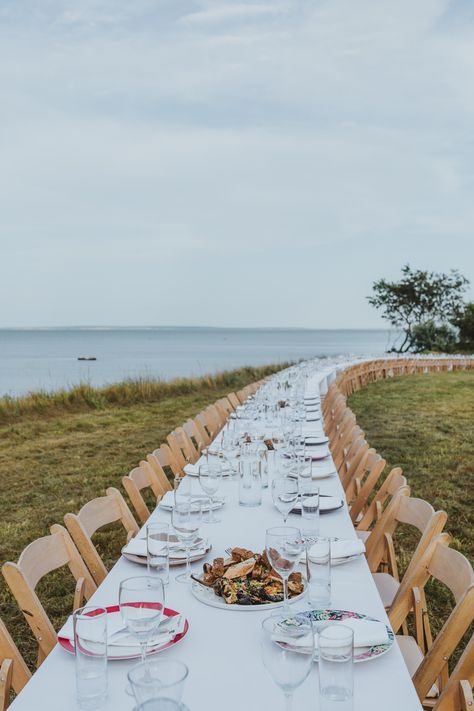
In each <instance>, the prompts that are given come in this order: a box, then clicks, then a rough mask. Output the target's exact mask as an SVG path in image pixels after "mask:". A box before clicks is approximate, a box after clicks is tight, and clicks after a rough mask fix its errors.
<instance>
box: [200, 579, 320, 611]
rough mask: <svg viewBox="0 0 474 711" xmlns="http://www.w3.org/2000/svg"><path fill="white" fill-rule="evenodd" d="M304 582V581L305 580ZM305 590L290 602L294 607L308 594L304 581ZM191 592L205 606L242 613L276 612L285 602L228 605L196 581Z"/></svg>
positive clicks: (210, 589) (212, 591)
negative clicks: (295, 603) (294, 604)
mask: <svg viewBox="0 0 474 711" xmlns="http://www.w3.org/2000/svg"><path fill="white" fill-rule="evenodd" d="M303 580H304V579H303ZM304 584H305V590H303V592H302V593H301V594H300V595H296V597H292V598H291V599H290V600H288V602H289V603H290V605H292V604H293V603H294V602H298V600H301V598H302V597H303V596H304V595H305V594H306V581H305V580H304ZM191 592H192V594H193V595H194V597H195V598H196V600H199V602H202V603H204V605H209V606H210V607H217V608H219V609H220V610H239V611H242V612H255V611H257V612H259V611H260V612H263V611H264V610H274V609H275V608H278V607H281V606H282V605H283V602H266V603H264V604H263V605H228V604H227V603H226V602H224V600H223V598H221V597H219V595H216V593H215V592H214V590H213V589H212V588H208V587H206V586H205V585H201V584H200V583H198V582H197V581H196V580H193V582H192V585H191Z"/></svg>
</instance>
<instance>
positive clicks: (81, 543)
mask: <svg viewBox="0 0 474 711" xmlns="http://www.w3.org/2000/svg"><path fill="white" fill-rule="evenodd" d="M262 382H263V381H259V382H257V383H252V384H250V385H247V386H246V387H245V388H243V389H242V390H239V391H238V392H236V393H229V394H228V395H227V396H226V397H225V398H220V399H219V400H217V402H215V403H214V404H213V405H209V406H208V407H206V408H205V409H204V410H203V411H202V412H200V413H199V414H198V415H197V416H196V417H195V418H194V419H189V420H187V421H186V422H185V423H184V424H183V426H182V427H178V428H177V429H176V430H174V431H173V432H171V433H170V435H168V437H167V441H166V442H164V443H163V444H162V445H161V446H160V447H158V448H157V449H155V450H154V451H153V452H151V453H150V454H149V455H148V456H147V457H146V459H144V460H142V461H141V462H140V463H139V465H138V466H137V467H135V468H134V469H132V471H131V472H130V473H129V474H128V475H127V476H124V477H123V478H122V485H123V487H124V489H125V491H126V493H127V495H128V497H129V500H130V502H131V505H132V507H133V509H134V511H135V514H136V517H137V519H138V522H139V523H140V524H144V523H145V522H146V520H147V519H148V517H149V516H150V510H149V508H148V506H147V503H146V498H147V497H150V498H151V500H152V501H153V507H154V506H156V504H157V502H159V500H160V499H161V497H162V496H163V494H164V493H165V492H166V491H169V490H171V489H172V488H173V484H172V482H173V479H174V477H181V476H184V467H185V466H186V464H187V463H194V462H196V461H197V460H198V459H199V457H200V455H201V452H202V450H203V449H204V448H205V447H206V446H208V445H209V444H210V442H211V441H212V440H213V439H214V437H215V436H216V435H217V434H218V432H219V431H220V430H221V429H222V427H223V426H224V424H225V423H226V421H227V419H228V417H229V415H230V414H231V413H232V412H234V411H235V410H236V408H237V407H239V406H240V405H242V404H243V403H244V402H245V401H246V400H247V399H248V398H249V397H250V396H251V395H253V394H254V393H255V392H256V390H257V389H258V388H259V387H260V385H261V384H262ZM146 490H148V491H146ZM112 523H120V524H121V525H122V526H123V528H124V529H125V532H126V539H127V541H128V540H129V539H130V538H131V537H133V536H134V535H136V534H137V533H138V531H139V524H138V523H137V520H136V519H135V516H134V515H133V513H132V511H131V509H130V507H129V506H128V504H127V502H126V500H125V499H124V497H123V496H122V494H121V493H120V491H119V490H118V489H117V488H115V487H109V488H108V489H107V490H106V493H105V496H100V497H98V498H95V499H92V500H91V501H89V502H87V503H86V504H84V506H83V507H82V508H81V510H80V511H79V512H78V513H77V514H74V513H67V514H66V515H65V516H64V524H65V526H61V525H59V524H54V525H53V526H51V528H50V533H49V535H47V536H43V537H42V538H38V539H36V540H35V541H33V542H32V543H30V544H29V545H28V546H27V547H26V548H25V549H24V550H23V552H22V554H21V555H20V558H19V559H18V562H17V563H12V562H7V563H4V565H3V567H2V573H3V576H4V578H5V581H6V583H7V585H8V587H9V588H10V591H11V593H12V594H13V596H14V598H15V600H16V602H17V604H18V606H19V608H20V610H21V611H22V613H23V615H24V617H25V620H26V621H27V623H28V625H29V626H30V629H31V631H32V632H33V635H34V637H35V638H36V642H37V666H39V665H40V664H41V663H42V662H43V661H44V659H45V658H46V657H47V655H48V654H49V653H50V652H51V650H52V649H53V647H54V646H55V644H56V631H55V629H54V627H53V624H52V622H51V620H50V619H49V617H48V614H47V613H46V610H45V608H44V607H43V605H42V603H41V601H40V599H39V597H38V595H37V592H36V588H37V586H38V583H39V582H40V580H41V579H42V578H44V576H46V575H47V574H48V573H51V572H52V571H54V570H57V569H59V568H62V567H64V566H67V567H68V568H69V570H70V572H71V573H72V575H73V576H74V579H75V581H76V584H75V590H74V599H73V610H75V609H77V608H78V607H80V606H81V605H83V604H84V601H87V600H88V599H89V598H90V597H91V595H92V594H93V593H94V592H95V590H97V586H98V585H100V583H101V582H102V581H103V580H104V578H105V577H106V575H107V573H108V571H107V568H106V566H105V564H104V561H103V560H102V558H101V556H100V555H99V552H98V551H97V548H96V547H95V545H94V543H93V541H92V537H93V535H94V534H95V533H96V532H97V531H98V530H99V529H101V528H103V527H104V526H107V525H109V524H112ZM0 664H1V666H0V711H5V709H6V708H7V706H8V703H9V700H10V696H11V691H12V690H13V691H14V692H15V693H17V694H18V693H19V692H20V691H21V689H22V688H23V687H24V685H25V684H26V683H27V681H28V680H29V679H30V678H31V672H30V670H29V668H28V666H27V665H26V663H25V661H24V660H23V658H22V656H21V654H20V652H19V650H18V648H17V646H16V644H15V642H14V640H13V639H12V637H11V635H10V633H9V632H8V630H7V628H6V626H5V624H4V623H3V621H2V620H1V619H0Z"/></svg>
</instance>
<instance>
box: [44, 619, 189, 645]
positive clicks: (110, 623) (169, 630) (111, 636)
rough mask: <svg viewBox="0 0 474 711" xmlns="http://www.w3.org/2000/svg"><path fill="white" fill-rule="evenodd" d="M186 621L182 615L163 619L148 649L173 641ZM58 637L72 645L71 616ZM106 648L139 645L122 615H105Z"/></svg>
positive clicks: (72, 628) (72, 629)
mask: <svg viewBox="0 0 474 711" xmlns="http://www.w3.org/2000/svg"><path fill="white" fill-rule="evenodd" d="M185 623H186V620H185V618H184V617H183V615H174V616H173V617H163V619H162V621H161V622H160V626H159V628H158V630H157V631H156V633H155V634H154V635H153V637H152V638H151V639H150V640H149V642H148V646H149V647H157V646H160V645H162V644H166V643H167V642H168V641H170V640H172V639H174V637H176V635H178V634H181V632H183V631H184V626H185ZM58 637H62V638H64V639H68V640H69V641H70V642H71V644H74V626H73V621H72V615H71V616H70V617H69V618H68V619H67V620H66V622H65V624H64V625H63V626H62V627H61V629H60V630H59V632H58ZM107 646H108V647H109V649H110V648H111V647H139V646H140V643H139V641H138V638H137V636H136V635H135V634H131V633H130V632H129V631H128V630H127V627H126V625H125V623H124V621H123V618H122V615H121V614H120V613H119V612H117V613H111V614H109V615H107Z"/></svg>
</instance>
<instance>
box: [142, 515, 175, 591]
mask: <svg viewBox="0 0 474 711" xmlns="http://www.w3.org/2000/svg"><path fill="white" fill-rule="evenodd" d="M146 551H147V568H148V575H153V576H155V575H156V576H157V577H159V578H161V579H162V581H163V584H164V585H167V584H168V583H169V572H170V547H169V525H168V524H167V523H149V524H148V525H147V527H146Z"/></svg>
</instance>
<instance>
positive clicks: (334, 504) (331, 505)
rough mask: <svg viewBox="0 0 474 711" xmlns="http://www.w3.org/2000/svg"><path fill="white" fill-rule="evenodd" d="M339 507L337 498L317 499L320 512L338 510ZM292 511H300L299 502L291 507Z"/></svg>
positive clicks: (339, 500) (325, 497)
mask: <svg viewBox="0 0 474 711" xmlns="http://www.w3.org/2000/svg"><path fill="white" fill-rule="evenodd" d="M340 505H341V499H339V498H338V497H337V496H320V497H319V510H320V511H331V510H332V509H335V508H339V507H340ZM292 511H295V512H296V511H298V512H300V511H301V501H297V503H296V504H295V505H294V506H293V508H292Z"/></svg>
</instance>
